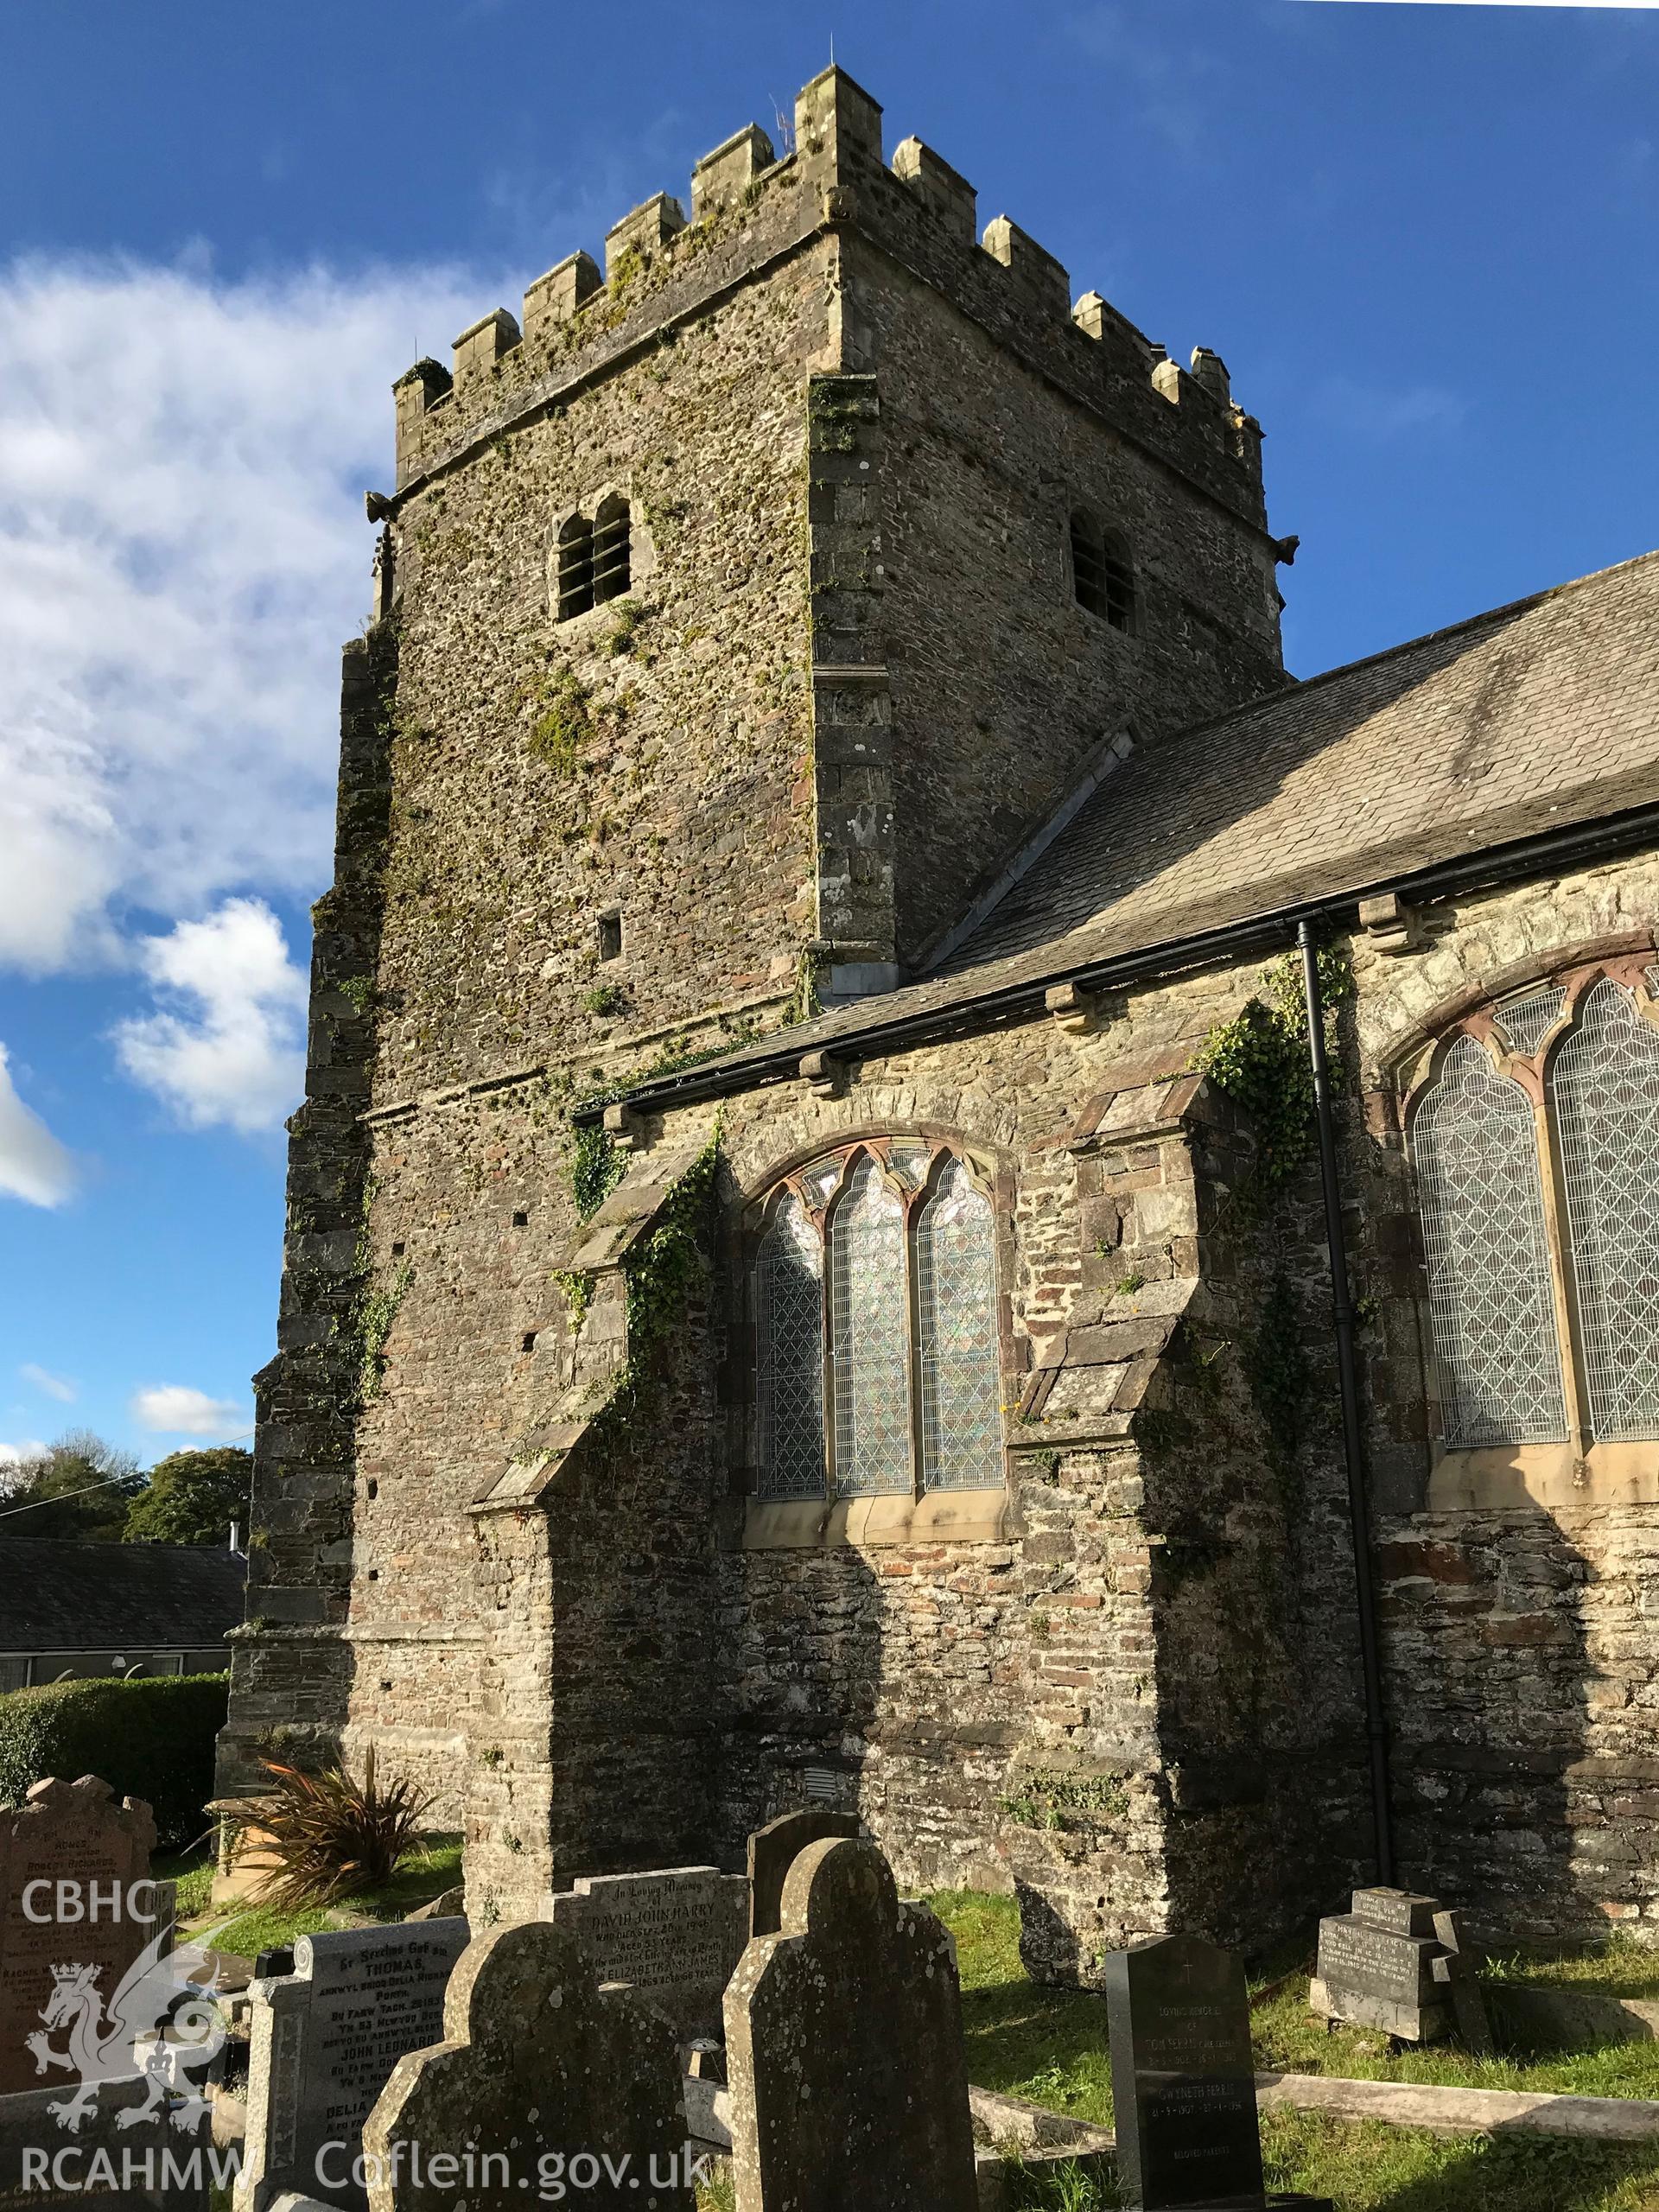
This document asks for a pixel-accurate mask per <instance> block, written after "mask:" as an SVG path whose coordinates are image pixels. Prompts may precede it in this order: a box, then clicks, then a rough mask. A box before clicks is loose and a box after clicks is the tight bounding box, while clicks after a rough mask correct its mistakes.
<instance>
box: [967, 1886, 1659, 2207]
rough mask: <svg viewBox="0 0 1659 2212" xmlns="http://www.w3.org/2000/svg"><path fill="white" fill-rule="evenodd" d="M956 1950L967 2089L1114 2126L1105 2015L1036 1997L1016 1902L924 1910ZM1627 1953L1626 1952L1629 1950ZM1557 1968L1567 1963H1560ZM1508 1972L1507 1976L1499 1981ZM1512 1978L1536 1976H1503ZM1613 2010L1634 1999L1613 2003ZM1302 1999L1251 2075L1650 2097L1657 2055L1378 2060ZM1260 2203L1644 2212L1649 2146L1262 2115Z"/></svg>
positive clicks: (1289, 1998)
mask: <svg viewBox="0 0 1659 2212" xmlns="http://www.w3.org/2000/svg"><path fill="white" fill-rule="evenodd" d="M929 1902H930V1903H931V1904H932V1906H933V1908H934V1910H935V1911H936V1912H938V1915H939V1916H940V1917H941V1919H943V1920H944V1922H945V1923H946V1924H947V1926H949V1927H950V1929H951V1931H952V1933H953V1934H954V1935H955V1936H956V1939H957V1963H958V1966H959V1967H960V1969H961V1974H962V1989H963V2026H964V2029H965V2031H966V2035H967V2043H968V2078H969V2081H970V2082H977V2083H978V2084H979V2085H980V2087H981V2088H987V2089H1001V2090H1002V2091H1004V2092H1006V2093H1007V2094H1008V2095H1010V2096H1017V2097H1027V2098H1029V2099H1030V2100H1031V2101H1033V2103H1035V2104H1040V2105H1046V2106H1047V2107H1049V2108H1050V2109H1051V2110H1052V2111H1055V2112H1065V2113H1074V2114H1075V2115H1076V2116H1077V2118H1078V2119H1079V2120H1096V2121H1098V2122H1100V2123H1101V2124H1102V2125H1103V2126H1110V2125H1111V2118H1112V2094H1111V2077H1110V2071H1109V2061H1108V2055H1107V2040H1106V2003H1105V1999H1103V1998H1102V1997H1097V1996H1095V1995H1093V1994H1091V1993H1089V1992H1086V1991H1077V1990H1062V1989H1043V1988H1039V1986H1037V1985H1036V1984H1035V1983H1033V1982H1032V1981H1030V1980H1027V1976H1026V1973H1025V1969H1024V1967H1021V1965H1020V1954H1019V1936H1020V1916H1019V1910H1018V1908H1017V1907H1016V1906H1015V1904H1014V1900H1013V1898H1012V1897H989V1896H986V1895H983V1894H982V1893H981V1892H978V1891H961V1890H958V1891H943V1892H941V1893H940V1894H939V1895H938V1896H936V1897H932V1898H931V1899H930V1900H929ZM1626 1948H1634V1947H1626ZM1598 1961H1600V1964H1601V1967H1602V1971H1603V1972H1604V1973H1605V1974H1610V1975H1611V1976H1614V1977H1616V1978H1617V1977H1618V1976H1624V1977H1626V1978H1629V1977H1630V1976H1633V1975H1634V1974H1637V1972H1638V1970H1639V1971H1641V1972H1643V1973H1645V1974H1646V1975H1647V1976H1648V1979H1649V1985H1651V1983H1652V1982H1653V1980H1654V1978H1655V1977H1654V1966H1653V1963H1652V1962H1651V1961H1649V1962H1648V1963H1646V1964H1645V1965H1643V1967H1640V1968H1639V1969H1638V1967H1637V1963H1636V1962H1635V1961H1631V1960H1630V1959H1628V1958H1625V1957H1623V1956H1621V1955H1618V1952H1617V1951H1616V1949H1615V1948H1614V1947H1611V1946H1610V1947H1609V1949H1608V1951H1607V1953H1605V1954H1598V1955H1597V1958H1596V1959H1592V1960H1591V1961H1582V1962H1573V1964H1574V1965H1575V1966H1576V1967H1578V1971H1577V1973H1576V1974H1575V1975H1573V1976H1569V1975H1567V1974H1561V1975H1560V1977H1559V1978H1561V1979H1567V1978H1574V1979H1577V1980H1580V1981H1586V1980H1595V1981H1596V1986H1599V1987H1609V1986H1611V1982H1610V1981H1607V1980H1600V1979H1599V1978H1598V1977H1597V1974H1596V1971H1595V1969H1596V1966H1597V1963H1598ZM1562 1963H1563V1965H1565V1964H1567V1962H1562ZM1510 1970H1511V1969H1508V1968H1506V1971H1510ZM1512 1971H1514V1972H1515V1973H1516V1974H1517V1976H1518V1975H1519V1974H1522V1972H1524V1973H1526V1974H1527V1975H1528V1978H1532V1977H1533V1975H1534V1974H1536V1975H1537V1977H1538V1978H1544V1976H1545V1973H1546V1968H1545V1967H1544V1966H1543V1965H1542V1964H1540V1965H1539V1966H1537V1967H1528V1968H1522V1967H1515V1968H1513V1969H1512ZM1620 1993H1622V1994H1635V1993H1636V1992H1635V1991H1634V1990H1633V1989H1632V1990H1624V1989H1623V1988H1621V1992H1620ZM1306 2002H1307V1992H1306V1985H1305V1984H1300V1983H1298V1982H1293V1983H1291V1984H1290V1985H1289V1986H1287V1988H1286V1989H1284V1990H1283V1991H1281V1993H1279V1994H1278V1995H1277V1996H1274V1997H1270V1998H1269V1999H1268V2000H1267V2001H1266V2003H1265V2004H1263V2005H1262V2007H1261V2008H1260V2010H1259V2011H1258V2012H1257V2013H1256V2015H1255V2037H1256V2053H1257V2059H1258V2063H1259V2064H1260V2066H1261V2068H1262V2070H1263V2071H1264V2072H1266V2071H1268V2070H1274V2071H1282V2072H1295V2073H1325V2074H1342V2075H1348V2076H1350V2077H1351V2078H1360V2079H1368V2080H1373V2081H1414V2082H1457V2083H1461V2084H1464V2085H1465V2086H1467V2087H1470V2088H1550V2089H1556V2090H1562V2089H1571V2090H1573V2091H1574V2092H1576V2093H1578V2094H1584V2095H1593V2096H1614V2095H1626V2096H1632V2095H1634V2096H1645V2095H1656V2096H1659V2044H1610V2045H1607V2046H1605V2048H1603V2049H1601V2050H1595V2051H1591V2052H1579V2053H1557V2054H1553V2055H1552V2054H1535V2055H1529V2056H1516V2057H1510V2058H1501V2059H1472V2058H1468V2057H1464V2056H1459V2055H1457V2054H1455V2053H1449V2052H1447V2051H1446V2050H1433V2051H1425V2052H1418V2053H1413V2054H1410V2055H1405V2054H1402V2055H1401V2056H1397V2057H1392V2058H1391V2057H1390V2056H1389V2055H1388V2047H1387V2044H1386V2043H1385V2042H1384V2040H1383V2038H1382V2037H1376V2036H1365V2035H1363V2034H1360V2033H1357V2032H1355V2031H1349V2030H1345V2029H1338V2030H1335V2031H1332V2033H1331V2034H1330V2035H1328V2036H1327V2035H1326V2034H1325V2031H1324V2029H1323V2028H1322V2027H1321V2026H1320V2025H1319V2023H1318V2022H1316V2021H1315V2020H1314V2019H1313V2017H1312V2016H1311V2014H1309V2013H1308V2012H1307V2011H1306ZM1262 2152H1263V2155H1264V2157H1265V2159H1266V2162H1267V2166H1268V2185H1269V2187H1272V2188H1276V2189H1298V2190H1305V2191H1306V2192H1308V2193H1309V2194H1311V2195H1315V2196H1328V2197H1331V2198H1332V2199H1333V2200H1334V2201H1335V2202H1336V2204H1337V2206H1338V2212H1654V2208H1659V2145H1651V2146H1649V2145H1592V2144H1585V2143H1579V2142H1573V2141H1564V2140H1561V2139H1550V2138H1548V2137H1536V2136H1535V2137H1530V2138H1528V2137H1520V2136H1490V2137H1489V2136H1440V2135H1430V2134H1428V2133H1426V2132H1425V2131H1423V2130H1421V2129H1418V2128H1402V2127H1389V2126H1383V2124H1382V2123H1381V2122H1366V2123H1363V2124H1360V2125H1356V2124H1351V2123H1347V2122H1344V2121H1341V2120H1326V2119H1324V2118H1321V2117H1319V2116H1317V2115H1315V2114H1312V2113H1294V2112H1269V2113H1263V2115H1262ZM1025 2192H1026V2193H1025V2194H1024V2195H1023V2196H1022V2195H1021V2194H1020V2190H1018V2189H1016V2191H1015V2202H1017V2203H1020V2204H1022V2205H1028V2206H1032V2207H1043V2208H1046V2212H1092V2208H1094V2207H1096V2206H1106V2205H1110V2204H1112V2203H1114V2202H1116V2199H1115V2198H1114V2197H1112V2196H1110V2195H1109V2194H1104V2195H1103V2194H1102V2193H1101V2192H1100V2190H1098V2189H1097V2188H1096V2185H1095V2184H1093V2183H1088V2182H1086V2181H1084V2179H1083V2177H1081V2176H1080V2175H1078V2174H1077V2172H1076V2171H1075V2170H1066V2169H1062V2170H1061V2171H1058V2172H1054V2171H1050V2172H1049V2173H1047V2174H1045V2175H1042V2176H1041V2177H1040V2178H1039V2176H1038V2175H1036V2174H1033V2176H1032V2177H1030V2179H1029V2182H1028V2183H1027V2184H1025Z"/></svg>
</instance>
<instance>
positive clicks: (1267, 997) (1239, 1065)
mask: <svg viewBox="0 0 1659 2212" xmlns="http://www.w3.org/2000/svg"><path fill="white" fill-rule="evenodd" d="M1318 959H1319V993H1320V997H1321V1000H1322V1001H1323V1004H1324V1009H1325V1043H1326V1046H1327V1048H1331V1047H1333V1046H1334V1045H1335V1041H1336V1020H1337V1010H1338V1007H1341V1006H1342V1005H1343V1004H1344V1002H1345V1001H1347V1000H1349V999H1351V997H1352V996H1353V993H1354V977H1353V968H1352V964H1351V962H1350V960H1349V957H1348V949H1347V947H1346V946H1345V945H1333V946H1332V947H1330V948H1329V949H1328V950H1324V951H1322V952H1320V953H1319V956H1318ZM1261 980H1262V992H1261V994H1260V995H1256V996H1253V997H1251V998H1249V999H1248V1000H1247V1001H1245V1003H1244V1005H1243V1007H1241V1008H1240V1010H1239V1012H1238V1013H1237V1014H1235V1015H1234V1016H1233V1018H1232V1020H1230V1021H1224V1022H1222V1023H1221V1024H1219V1026H1218V1027H1216V1028H1214V1029H1212V1030H1211V1032H1210V1034H1209V1036H1208V1037H1206V1038H1205V1041H1204V1045H1203V1046H1202V1048H1201V1050H1200V1052H1199V1053H1198V1066H1199V1068H1200V1069H1201V1070H1202V1071H1203V1072H1204V1073H1205V1075H1207V1076H1208V1077H1209V1078H1210V1080H1211V1083H1212V1084H1214V1085H1215V1086H1216V1088H1217V1090H1221V1091H1224V1092H1225V1093H1226V1095H1227V1096H1228V1097H1230V1099H1232V1100H1233V1102H1234V1103H1235V1104H1236V1105H1237V1106H1238V1108H1239V1109H1240V1110H1241V1111H1242V1112H1243V1113H1244V1114H1245V1115H1247V1116H1249V1120H1250V1121H1251V1122H1252V1123H1253V1124H1254V1125H1255V1133H1256V1142H1257V1145H1258V1147H1259V1152H1258V1162H1259V1164H1258V1169H1257V1173H1258V1174H1259V1177H1260V1179H1261V1180H1262V1183H1263V1184H1265V1185H1267V1186H1268V1188H1269V1189H1271V1188H1273V1187H1274V1186H1275V1185H1278V1184H1281V1183H1282V1182H1283V1181H1284V1180H1285V1179H1286V1177H1287V1176H1289V1175H1293V1174H1294V1173H1295V1172H1296V1170H1297V1169H1298V1168H1299V1167H1300V1166H1301V1164H1302V1162H1303V1160H1305V1159H1306V1156H1307V1151H1308V1146H1309V1143H1310V1141H1311V1139H1312V1136H1313V1071H1312V1070H1311V1069H1310V1067H1309V1065H1308V1059H1307V1007H1306V1000H1305V998H1304V995H1303V991H1302V964H1301V960H1300V956H1299V955H1298V954H1296V953H1294V952H1293V953H1287V954H1286V955H1285V957H1284V958H1283V959H1282V960H1276V961H1274V963H1273V965H1272V966H1271V967H1270V968H1264V969H1262V978H1261Z"/></svg>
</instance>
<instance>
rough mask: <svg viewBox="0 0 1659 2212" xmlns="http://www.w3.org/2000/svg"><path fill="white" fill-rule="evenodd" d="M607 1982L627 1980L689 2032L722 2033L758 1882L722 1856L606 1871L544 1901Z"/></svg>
mask: <svg viewBox="0 0 1659 2212" xmlns="http://www.w3.org/2000/svg"><path fill="white" fill-rule="evenodd" d="M540 1917H541V1918H542V1919H543V1920H550V1921H551V1922H552V1923H553V1924H554V1926H555V1927H556V1928H563V1929H565V1930H566V1932H567V1933H568V1934H569V1935H571V1936H575V1939H576V1942H578V1944H580V1946H581V1947H582V1952H583V1953H584V1955H586V1957H587V1958H588V1961H589V1962H590V1963H591V1965H592V1966H593V1968H594V1973H595V1974H597V1975H598V1977H599V1979H600V1980H601V1982H626V1983H627V1985H628V1986H630V1987H631V1988H632V1989H635V1990H637V1991H638V1992H639V1995H640V1996H641V1997H644V1998H645V1999H649V2001H650V2002H651V2003H652V2004H653V2005H657V2006H658V2008H659V2010H661V2011H662V2012H665V2013H666V2014H667V2015H668V2017H669V2018H670V2019H671V2021H672V2022H673V2023H674V2025H675V2027H676V2030H677V2032H678V2033H679V2035H680V2037H682V2039H686V2038H689V2037H695V2036H702V2035H708V2034H711V2033H717V2032H718V2031H719V2026H720V2005H721V1997H722V1995H723V1994H724V1993H725V1988H726V1985H727V1983H728V1981H729V1980H731V1978H732V1976H733V1974H734V1973H735V1971H736V1969H737V1962H738V1961H739V1959H741V1957H742V1955H743V1946H744V1943H745V1942H746V1941H747V1936H748V1918H749V1885H748V1884H747V1881H746V1880H745V1879H744V1878H743V1876H742V1875H741V1874H722V1873H721V1872H720V1870H719V1868H718V1867H715V1866H665V1867H659V1868H658V1869H656V1870H655V1871H654V1872H650V1873H645V1874H601V1875H594V1876H593V1877H591V1878H586V1879H583V1880H582V1881H578V1882H577V1883H576V1885H575V1887H574V1888H573V1889H570V1890H561V1891H556V1893H555V1894H554V1895H553V1896H551V1897H548V1898H545V1899H544V1900H543V1905H542V1910H541V1914H540Z"/></svg>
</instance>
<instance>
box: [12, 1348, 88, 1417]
mask: <svg viewBox="0 0 1659 2212" xmlns="http://www.w3.org/2000/svg"><path fill="white" fill-rule="evenodd" d="M17 1372H18V1373H19V1374H20V1375H21V1376H22V1378H23V1380H24V1382H25V1383H33V1384H34V1385H35V1389H37V1390H43V1391H44V1392H45V1393H46V1395H47V1396H48V1398H55V1399H57V1401H58V1402H59V1403H60V1405H65V1406H67V1405H70V1404H72V1403H73V1401H74V1397H75V1394H76V1385H75V1384H74V1383H70V1382H67V1381H66V1380H65V1379H64V1377H63V1376H61V1375H54V1374H52V1373H50V1372H49V1370H48V1369H46V1368H44V1367H36V1366H35V1363H34V1361H33V1360H32V1359H26V1360H25V1361H24V1362H23V1363H22V1366H21V1367H20V1368H19V1369H18V1370H17Z"/></svg>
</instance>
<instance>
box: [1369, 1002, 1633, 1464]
mask: <svg viewBox="0 0 1659 2212" xmlns="http://www.w3.org/2000/svg"><path fill="white" fill-rule="evenodd" d="M1654 976H1655V971H1654V970H1652V969H1643V970H1641V971H1640V972H1639V973H1638V972H1637V969H1636V968H1634V967H1630V966H1629V965H1628V964H1627V966H1626V967H1625V969H1622V970H1621V971H1620V972H1618V973H1617V974H1615V975H1605V974H1601V973H1599V971H1597V972H1592V973H1591V974H1589V975H1580V976H1576V977H1572V978H1569V979H1567V981H1566V982H1546V983H1542V984H1539V985H1535V986H1533V987H1531V988H1529V989H1527V990H1526V991H1524V992H1520V993H1517V994H1516V995H1515V996H1514V997H1513V998H1510V999H1508V1000H1505V1001H1500V1002H1499V1003H1498V1004H1497V1006H1495V1007H1493V1008H1492V1009H1491V1015H1490V1017H1488V1018H1486V1019H1484V1020H1478V1021H1477V1022H1475V1023H1472V1024H1471V1026H1470V1028H1469V1029H1468V1030H1466V1031H1465V1032H1464V1033H1460V1034H1459V1035H1458V1036H1456V1037H1455V1038H1454V1039H1452V1040H1451V1041H1450V1042H1449V1043H1448V1044H1447V1045H1446V1046H1445V1047H1444V1048H1443V1050H1442V1052H1440V1056H1439V1060H1438V1065H1437V1066H1436V1068H1435V1070H1434V1072H1433V1080H1432V1081H1431V1082H1430V1083H1429V1084H1427V1087H1426V1088H1425V1089H1424V1090H1422V1091H1421V1094H1420V1095H1419V1096H1417V1098H1416V1099H1415V1101H1414V1104H1413V1108H1412V1111H1411V1116H1410V1122H1409V1136H1410V1147H1411V1154H1412V1158H1413V1161H1414V1166H1415V1170H1416V1175H1417V1184H1418V1195H1419V1200H1420V1204H1421V1210H1422V1221H1423V1242H1424V1247H1425V1254H1426V1257H1427V1265H1428V1304H1429V1315H1430V1321H1431V1325H1432V1328H1433V1338H1434V1350H1435V1354H1436V1358H1437V1362H1438V1365H1439V1369H1440V1398H1441V1419H1442V1429H1443V1433H1444V1438H1445V1441H1446V1443H1447V1444H1448V1445H1451V1446H1478V1445H1503V1444H1532V1443H1548V1442H1564V1441H1566V1440H1567V1439H1568V1437H1569V1436H1571V1435H1574V1434H1576V1435H1578V1436H1580V1437H1581V1438H1582V1439H1583V1440H1585V1441H1586V1442H1593V1441H1597V1440H1618V1439H1652V1438H1656V1437H1659V1027H1655V1007H1654V997H1653V989H1652V985H1653V981H1654Z"/></svg>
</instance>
